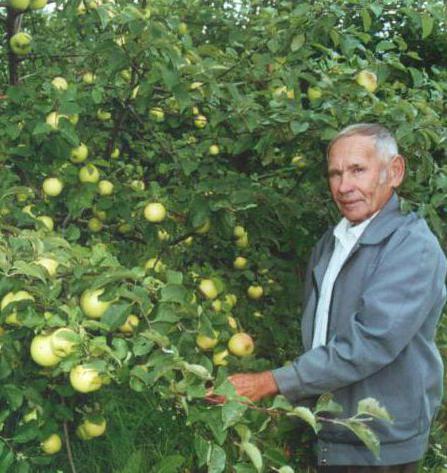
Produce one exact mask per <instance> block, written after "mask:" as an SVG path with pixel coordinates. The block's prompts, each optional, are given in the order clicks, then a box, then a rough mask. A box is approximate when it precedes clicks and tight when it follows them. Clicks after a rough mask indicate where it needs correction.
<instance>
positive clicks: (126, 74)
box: [120, 69, 132, 82]
mask: <svg viewBox="0 0 447 473" xmlns="http://www.w3.org/2000/svg"><path fill="white" fill-rule="evenodd" d="M120 76H121V78H122V79H123V80H125V81H126V82H130V81H131V79H132V70H131V69H123V70H122V71H120Z"/></svg>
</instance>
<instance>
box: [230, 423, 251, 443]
mask: <svg viewBox="0 0 447 473" xmlns="http://www.w3.org/2000/svg"><path fill="white" fill-rule="evenodd" d="M234 430H235V431H236V432H237V434H238V435H239V437H240V438H241V442H248V441H249V440H250V437H251V430H250V429H249V428H248V427H247V426H246V425H245V424H237V425H235V426H234Z"/></svg>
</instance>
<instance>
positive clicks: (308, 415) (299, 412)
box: [287, 406, 320, 433]
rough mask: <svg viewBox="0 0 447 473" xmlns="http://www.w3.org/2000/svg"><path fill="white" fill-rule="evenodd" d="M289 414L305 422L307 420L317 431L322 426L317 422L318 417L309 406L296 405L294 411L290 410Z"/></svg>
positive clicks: (316, 431)
mask: <svg viewBox="0 0 447 473" xmlns="http://www.w3.org/2000/svg"><path fill="white" fill-rule="evenodd" d="M287 415H289V416H293V417H299V418H300V419H301V420H304V422H307V423H308V424H309V425H310V426H311V427H312V428H313V429H314V432H315V433H318V431H319V430H320V426H319V424H318V423H317V419H316V418H315V416H314V415H313V413H312V411H311V410H310V409H309V408H307V407H302V406H299V407H295V409H293V411H292V412H289V413H288V414H287Z"/></svg>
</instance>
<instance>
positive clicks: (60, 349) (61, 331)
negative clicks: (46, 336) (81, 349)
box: [50, 327, 79, 358]
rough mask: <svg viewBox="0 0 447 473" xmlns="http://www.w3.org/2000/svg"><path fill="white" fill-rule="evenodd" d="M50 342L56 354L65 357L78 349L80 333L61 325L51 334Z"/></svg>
mask: <svg viewBox="0 0 447 473" xmlns="http://www.w3.org/2000/svg"><path fill="white" fill-rule="evenodd" d="M50 344H51V349H52V351H53V353H54V354H55V355H57V356H59V357H60V358H65V357H66V356H68V355H70V354H71V353H73V352H74V351H75V350H76V347H77V346H78V344H79V335H78V334H77V333H76V332H75V331H74V330H72V329H71V328H68V327H61V328H58V329H57V330H55V331H54V332H53V333H52V334H51V335H50Z"/></svg>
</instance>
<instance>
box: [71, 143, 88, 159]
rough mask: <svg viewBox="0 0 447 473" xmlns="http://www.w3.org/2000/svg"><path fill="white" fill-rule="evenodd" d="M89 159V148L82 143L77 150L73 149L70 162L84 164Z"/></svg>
mask: <svg viewBox="0 0 447 473" xmlns="http://www.w3.org/2000/svg"><path fill="white" fill-rule="evenodd" d="M87 157H88V148H87V146H86V145H85V144H84V143H81V144H80V145H79V146H76V148H72V150H71V152H70V160H71V162H72V163H82V162H84V161H85V160H86V159H87Z"/></svg>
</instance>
